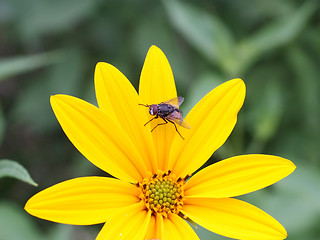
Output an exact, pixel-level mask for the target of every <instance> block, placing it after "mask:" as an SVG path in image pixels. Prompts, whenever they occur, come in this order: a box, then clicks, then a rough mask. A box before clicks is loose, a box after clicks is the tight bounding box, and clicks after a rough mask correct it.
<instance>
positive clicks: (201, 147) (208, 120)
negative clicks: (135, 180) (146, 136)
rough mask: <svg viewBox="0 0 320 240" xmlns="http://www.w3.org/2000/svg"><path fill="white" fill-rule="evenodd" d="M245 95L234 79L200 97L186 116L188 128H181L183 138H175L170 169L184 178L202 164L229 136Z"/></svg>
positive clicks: (241, 83)
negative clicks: (189, 127)
mask: <svg viewBox="0 0 320 240" xmlns="http://www.w3.org/2000/svg"><path fill="white" fill-rule="evenodd" d="M244 97H245V85H244V82H243V81H242V80H241V79H233V80H230V81H228V82H226V83H224V84H221V85H220V86H218V87H216V88H215V89H213V90H212V91H211V92H209V93H208V94H207V95H206V96H205V97H204V98H202V100H201V101H200V102H199V103H197V105H196V106H194V107H193V109H192V110H191V111H190V113H189V114H188V115H187V117H186V121H187V122H188V123H189V125H190V126H191V129H181V134H182V135H183V136H184V137H185V140H183V139H181V138H180V139H179V138H175V139H174V142H173V144H172V149H174V151H171V153H170V161H169V169H172V170H173V172H174V173H175V174H176V175H177V176H180V177H185V176H186V175H191V174H192V173H193V172H194V171H195V170H197V169H198V168H199V167H201V166H202V165H203V164H204V163H205V162H206V161H207V160H208V159H209V157H210V156H211V155H212V154H213V152H214V151H215V150H217V149H218V148H219V147H220V146H221V145H222V144H223V143H224V142H225V141H226V139H227V138H228V136H229V135H230V133H231V131H232V130H233V128H234V126H235V124H236V122H237V114H238V112H239V110H240V108H241V106H242V104H243V101H244Z"/></svg>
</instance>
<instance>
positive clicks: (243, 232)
mask: <svg viewBox="0 0 320 240" xmlns="http://www.w3.org/2000/svg"><path fill="white" fill-rule="evenodd" d="M184 204H185V205H184V206H183V209H182V210H183V213H184V214H185V215H187V216H188V217H190V218H191V219H192V220H193V221H195V222H196V223H198V224H199V225H201V226H202V227H204V228H206V229H208V230H210V231H212V232H215V233H217V234H220V235H223V236H226V237H230V238H235V239H246V240H257V239H259V240H271V239H284V238H286V237H287V232H286V230H285V229H284V227H283V226H282V225H281V224H280V223H279V222H277V221H276V220H275V219H274V218H273V217H271V216H270V215H269V214H267V213H265V212H264V211H262V210H260V209H259V208H257V207H255V206H253V205H251V204H249V203H246V202H243V201H240V200H237V199H233V198H219V199H214V198H190V199H187V200H186V201H184Z"/></svg>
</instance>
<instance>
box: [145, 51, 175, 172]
mask: <svg viewBox="0 0 320 240" xmlns="http://www.w3.org/2000/svg"><path fill="white" fill-rule="evenodd" d="M175 97H177V90H176V85H175V82H174V79H173V74H172V70H171V67H170V64H169V62H168V60H167V58H166V56H165V55H164V53H163V52H162V51H161V50H160V49H159V48H158V47H156V46H151V47H150V49H149V51H148V54H147V57H146V60H145V62H144V65H143V69H142V72H141V77H140V86H139V98H140V102H141V103H142V104H148V105H150V104H158V103H161V102H164V101H167V100H169V99H172V98H175ZM144 111H145V114H146V115H147V116H148V119H149V120H150V119H152V118H153V116H151V115H150V114H149V112H148V109H147V108H146V109H144ZM163 122H164V121H163V120H162V119H161V118H159V119H155V120H153V121H152V122H151V123H149V124H148V125H146V127H145V131H149V132H150V131H151V129H152V128H153V127H155V126H156V125H157V124H159V123H163ZM152 135H153V139H154V142H155V146H156V148H157V153H158V161H159V168H160V169H161V170H163V171H167V170H168V168H167V165H168V155H169V151H170V146H171V142H172V140H173V138H174V136H175V135H177V133H176V131H175V128H174V126H173V124H170V123H169V124H166V125H162V126H159V127H157V128H156V129H155V130H154V131H153V132H152Z"/></svg>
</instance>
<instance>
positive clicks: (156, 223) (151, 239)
mask: <svg viewBox="0 0 320 240" xmlns="http://www.w3.org/2000/svg"><path fill="white" fill-rule="evenodd" d="M162 236H163V217H162V215H161V214H158V213H156V214H155V215H151V219H150V224H149V227H148V231H147V234H146V237H145V238H144V239H146V240H160V239H164V238H163V237H162Z"/></svg>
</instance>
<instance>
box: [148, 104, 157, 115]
mask: <svg viewBox="0 0 320 240" xmlns="http://www.w3.org/2000/svg"><path fill="white" fill-rule="evenodd" d="M149 113H150V115H156V114H157V113H158V107H157V106H156V105H151V106H150V108H149Z"/></svg>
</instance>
